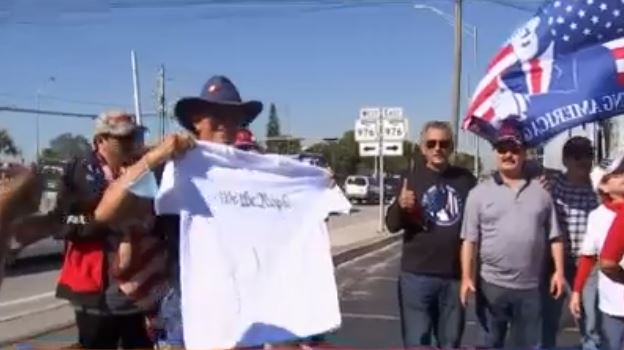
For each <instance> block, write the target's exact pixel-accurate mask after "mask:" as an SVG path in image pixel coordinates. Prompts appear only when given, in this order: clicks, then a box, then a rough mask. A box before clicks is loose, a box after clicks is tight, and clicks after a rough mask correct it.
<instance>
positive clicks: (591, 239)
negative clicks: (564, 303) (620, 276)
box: [580, 205, 624, 317]
mask: <svg viewBox="0 0 624 350" xmlns="http://www.w3.org/2000/svg"><path fill="white" fill-rule="evenodd" d="M614 219H615V212H613V211H612V210H610V209H609V208H607V207H606V206H604V205H601V206H599V207H598V208H596V209H594V210H593V211H592V212H591V213H589V217H588V218H587V233H586V234H585V238H583V244H582V246H581V251H580V254H581V255H589V256H599V255H600V251H601V250H602V246H603V245H604V242H605V240H606V239H607V234H608V233H609V228H610V227H611V223H612V222H613V220H614ZM620 265H622V266H624V260H622V261H620ZM598 308H599V309H600V311H602V312H604V313H606V314H608V315H612V316H619V317H622V316H624V285H622V284H619V283H616V282H613V281H612V280H611V279H610V278H608V277H607V276H605V274H603V273H602V272H598Z"/></svg>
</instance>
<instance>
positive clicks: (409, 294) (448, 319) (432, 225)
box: [386, 121, 476, 348]
mask: <svg viewBox="0 0 624 350" xmlns="http://www.w3.org/2000/svg"><path fill="white" fill-rule="evenodd" d="M452 135H453V133H452V130H451V127H450V125H449V124H448V123H446V122H439V121H433V122H429V123H427V124H426V125H425V127H424V128H423V131H422V133H421V143H420V150H421V152H422V156H423V157H422V159H415V160H414V166H413V167H412V168H411V169H409V171H408V172H407V173H406V174H405V175H404V177H403V179H402V186H401V191H400V194H399V196H398V197H397V199H396V200H395V201H394V203H393V204H392V205H391V206H390V208H389V209H388V213H387V216H386V225H387V226H388V229H389V230H390V231H392V232H397V231H400V230H404V238H403V253H402V259H401V273H400V276H399V301H400V310H401V326H402V334H403V341H404V346H405V347H407V348H409V347H416V346H429V345H432V344H431V343H432V335H435V338H436V340H437V344H436V345H437V346H439V347H444V348H457V347H458V346H459V344H460V342H461V336H462V333H463V328H464V308H463V306H462V304H461V303H460V300H459V287H460V262H459V253H460V229H461V223H462V215H463V209H464V204H465V201H466V197H467V196H468V192H469V191H470V190H471V189H472V187H474V186H475V184H476V179H475V177H474V176H473V175H472V174H471V173H470V172H469V171H468V170H466V169H463V168H459V167H455V166H452V165H450V164H449V157H450V155H451V152H452V150H453V139H452Z"/></svg>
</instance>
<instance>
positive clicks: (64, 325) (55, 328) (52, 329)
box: [0, 321, 76, 348]
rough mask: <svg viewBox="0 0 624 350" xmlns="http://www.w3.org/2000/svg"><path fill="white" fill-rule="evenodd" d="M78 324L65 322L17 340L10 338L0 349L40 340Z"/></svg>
mask: <svg viewBox="0 0 624 350" xmlns="http://www.w3.org/2000/svg"><path fill="white" fill-rule="evenodd" d="M75 324H76V322H75V321H68V322H63V323H61V324H57V325H54V326H49V327H45V328H43V329H41V330H38V331H36V332H32V333H31V334H28V335H25V336H20V337H15V338H9V339H7V340H3V341H1V342H0V348H5V347H9V346H15V345H17V344H19V343H21V342H26V341H28V340H32V339H33V338H39V337H42V336H44V335H46V334H48V333H54V332H59V331H62V330H65V329H69V328H72V327H74V325H75Z"/></svg>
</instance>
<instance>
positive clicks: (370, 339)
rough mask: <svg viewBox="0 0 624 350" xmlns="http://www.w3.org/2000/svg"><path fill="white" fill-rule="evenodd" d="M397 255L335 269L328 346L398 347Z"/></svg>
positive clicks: (53, 339) (568, 334)
mask: <svg viewBox="0 0 624 350" xmlns="http://www.w3.org/2000/svg"><path fill="white" fill-rule="evenodd" d="M399 254H400V244H399V243H395V244H393V245H390V246H388V247H386V248H384V249H381V250H378V251H375V252H372V253H369V254H367V255H364V256H362V257H359V258H356V259H354V260H352V261H350V262H347V263H345V264H343V265H341V266H340V267H338V269H337V271H336V277H337V281H338V287H339V292H340V299H341V309H342V316H343V325H342V327H341V329H340V330H338V331H337V332H336V333H335V334H332V335H331V336H329V339H328V340H329V342H330V343H331V344H332V345H334V346H338V347H347V348H363V349H373V348H376V349H380V348H400V347H402V344H401V338H400V337H401V334H400V325H399V316H398V315H399V313H398V305H397V298H396V281H397V272H398V261H399ZM478 334H479V333H478V325H477V323H476V322H475V317H474V313H473V312H472V310H469V314H468V317H467V325H466V329H465V333H464V339H463V344H464V345H465V346H467V347H469V346H474V344H476V343H477V340H478ZM75 339H76V330H75V328H69V329H66V330H64V331H61V332H56V333H53V334H48V335H45V336H42V337H40V338H38V339H36V340H35V341H34V343H35V344H42V345H43V344H45V345H48V346H50V345H65V344H68V343H70V342H73V341H75ZM578 339H579V338H578V333H577V331H576V330H575V329H573V328H567V329H564V330H562V331H561V332H560V335H559V346H560V347H571V346H575V345H577V344H578Z"/></svg>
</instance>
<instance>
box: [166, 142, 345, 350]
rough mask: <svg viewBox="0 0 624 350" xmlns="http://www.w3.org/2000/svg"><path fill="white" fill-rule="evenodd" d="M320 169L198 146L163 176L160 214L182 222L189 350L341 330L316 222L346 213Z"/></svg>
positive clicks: (321, 227) (326, 246)
mask: <svg viewBox="0 0 624 350" xmlns="http://www.w3.org/2000/svg"><path fill="white" fill-rule="evenodd" d="M328 183H329V182H328V177H327V175H326V173H325V171H324V170H322V169H321V168H317V167H313V166H310V165H306V164H302V163H300V162H297V161H294V160H291V159H288V158H286V157H280V156H276V155H260V154H255V153H249V152H244V151H238V150H236V149H234V148H232V147H228V146H224V145H216V144H210V143H200V144H198V146H197V147H196V148H195V149H193V150H191V151H190V152H188V153H187V154H186V155H185V156H184V158H182V159H180V160H177V161H175V162H174V163H169V164H167V166H166V167H165V170H164V172H163V177H162V180H161V187H160V191H159V194H158V196H157V199H156V210H157V212H158V213H160V214H164V213H169V214H180V218H181V222H180V225H181V226H180V282H181V290H182V321H183V325H184V341H185V345H186V347H187V348H188V349H216V348H233V347H251V346H258V345H262V344H264V343H279V342H283V341H290V340H293V339H299V338H303V337H308V336H312V335H317V334H321V333H325V332H327V331H330V330H333V329H336V328H338V327H339V326H340V324H341V317H340V309H339V304H338V293H337V288H336V282H335V277H334V270H333V263H332V256H331V251H330V248H331V244H330V241H329V236H328V232H327V227H326V225H325V223H324V219H325V218H326V217H327V216H328V214H329V212H347V213H348V212H349V210H350V204H349V202H348V201H347V200H346V199H344V196H342V198H340V196H338V195H337V193H336V192H335V191H333V190H331V189H329V188H328Z"/></svg>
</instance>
